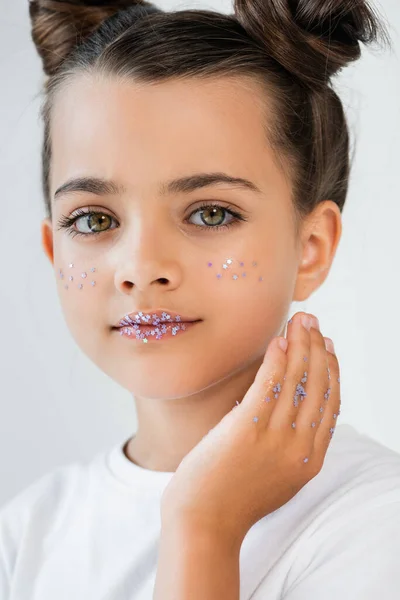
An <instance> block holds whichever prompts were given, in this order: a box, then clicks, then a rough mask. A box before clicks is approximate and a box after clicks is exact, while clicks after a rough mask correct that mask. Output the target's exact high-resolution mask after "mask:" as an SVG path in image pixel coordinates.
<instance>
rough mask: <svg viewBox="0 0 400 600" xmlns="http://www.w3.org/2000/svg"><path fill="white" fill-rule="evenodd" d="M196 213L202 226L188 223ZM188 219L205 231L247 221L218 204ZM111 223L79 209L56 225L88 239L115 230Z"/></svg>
mask: <svg viewBox="0 0 400 600" xmlns="http://www.w3.org/2000/svg"><path fill="white" fill-rule="evenodd" d="M196 213H203V216H201V221H202V223H203V224H204V225H199V224H198V223H190V221H189V219H190V217H192V216H193V215H195V214H196ZM227 214H230V215H231V216H232V219H231V220H230V221H228V223H223V221H224V219H225V218H226V215H227ZM190 217H189V219H186V222H189V224H191V225H194V226H195V227H197V228H199V229H203V230H206V231H210V230H219V229H228V228H229V227H232V226H234V225H237V224H238V223H239V221H247V219H246V218H245V217H244V216H243V215H242V214H240V213H239V212H237V211H236V210H233V209H232V208H230V207H224V206H221V205H220V204H203V205H202V206H200V207H199V208H197V209H196V210H195V211H193V212H192V213H191V215H190ZM112 221H114V222H115V223H116V220H115V219H114V217H112V216H111V215H109V214H107V213H102V212H99V211H96V210H93V209H92V208H91V207H88V210H83V209H81V208H79V209H78V210H77V211H76V213H75V214H74V215H72V216H71V217H67V216H65V215H62V217H61V218H60V219H59V221H58V223H57V224H58V226H59V227H58V229H59V230H60V229H66V231H67V233H68V235H71V236H72V237H75V236H77V235H80V236H84V237H88V236H93V235H98V234H100V233H105V232H107V231H109V230H110V229H115V227H114V228H110V227H109V224H110V222H112ZM79 222H80V223H81V225H80V227H81V229H80V230H78V229H77V228H76V226H75V227H74V225H75V223H79ZM222 223H223V224H222ZM85 229H86V231H85Z"/></svg>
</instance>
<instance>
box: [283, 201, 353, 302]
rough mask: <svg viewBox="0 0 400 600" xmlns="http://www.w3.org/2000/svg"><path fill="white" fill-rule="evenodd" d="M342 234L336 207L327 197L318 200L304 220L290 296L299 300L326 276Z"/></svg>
mask: <svg viewBox="0 0 400 600" xmlns="http://www.w3.org/2000/svg"><path fill="white" fill-rule="evenodd" d="M341 235H342V219H341V213H340V210H339V207H338V206H337V204H336V203H335V202H332V201H331V200H325V201H323V202H320V203H319V204H318V205H317V207H316V208H315V209H314V211H313V213H312V214H311V215H310V216H309V218H308V219H307V220H306V222H305V225H304V228H303V232H302V244H301V247H302V251H301V255H300V262H299V267H298V270H297V280H296V287H295V291H294V295H293V300H295V301H298V302H302V301H303V300H306V299H307V298H309V297H310V296H311V294H312V293H313V292H314V291H315V290H317V289H318V288H319V287H320V286H321V285H322V283H323V282H324V281H325V279H326V278H327V276H328V274H329V271H330V269H331V266H332V262H333V259H334V257H335V254H336V250H337V247H338V244H339V241H340V238H341Z"/></svg>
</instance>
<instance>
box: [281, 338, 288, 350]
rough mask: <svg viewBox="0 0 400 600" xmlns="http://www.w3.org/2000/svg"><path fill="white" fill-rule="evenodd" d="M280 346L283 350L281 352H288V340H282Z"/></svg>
mask: <svg viewBox="0 0 400 600" xmlns="http://www.w3.org/2000/svg"><path fill="white" fill-rule="evenodd" d="M279 346H280V348H281V350H283V351H284V352H286V350H287V347H288V341H287V339H286V338H280V339H279Z"/></svg>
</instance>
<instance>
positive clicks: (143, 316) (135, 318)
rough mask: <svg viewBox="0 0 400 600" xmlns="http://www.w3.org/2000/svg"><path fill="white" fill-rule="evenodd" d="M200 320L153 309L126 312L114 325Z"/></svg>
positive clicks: (124, 325)
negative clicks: (149, 310)
mask: <svg viewBox="0 0 400 600" xmlns="http://www.w3.org/2000/svg"><path fill="white" fill-rule="evenodd" d="M196 321H201V319H192V318H191V317H186V316H184V315H180V314H178V313H176V312H173V311H165V310H161V309H158V310H154V311H151V312H145V311H138V312H136V313H128V314H126V315H124V317H123V318H122V319H121V320H120V321H119V323H118V324H117V325H116V327H126V326H127V325H128V326H129V325H134V324H139V325H158V324H159V323H193V322H196Z"/></svg>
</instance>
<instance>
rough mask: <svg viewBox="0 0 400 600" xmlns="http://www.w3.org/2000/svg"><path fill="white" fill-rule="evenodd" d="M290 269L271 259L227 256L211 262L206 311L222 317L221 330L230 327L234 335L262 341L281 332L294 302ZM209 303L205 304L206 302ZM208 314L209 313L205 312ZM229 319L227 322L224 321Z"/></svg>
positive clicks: (236, 337)
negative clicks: (292, 301) (292, 299)
mask: <svg viewBox="0 0 400 600" xmlns="http://www.w3.org/2000/svg"><path fill="white" fill-rule="evenodd" d="M288 273H289V269H287V268H286V269H285V268H283V266H282V265H281V264H278V262H277V261H276V260H275V259H274V257H273V256H271V258H270V259H264V258H253V257H251V258H250V259H249V258H248V257H243V256H241V257H237V256H228V255H227V256H226V258H225V257H223V258H222V260H221V259H220V258H211V259H210V260H209V261H208V262H207V267H206V273H205V275H206V277H205V279H206V281H207V286H208V288H205V289H204V292H205V294H204V292H203V293H202V294H201V295H202V296H203V297H204V296H205V298H204V303H207V302H208V298H207V291H208V297H209V299H210V304H209V305H208V306H207V308H206V307H205V313H206V312H207V309H208V313H209V315H210V316H212V317H215V316H216V314H215V311H218V313H219V315H223V317H224V318H221V319H220V323H221V332H225V330H226V329H227V328H229V329H230V337H231V339H233V338H234V339H239V338H240V336H242V339H244V338H246V339H249V340H253V341H254V342H255V343H257V342H256V340H259V341H261V340H262V339H264V338H265V337H269V338H271V337H273V336H275V335H279V332H280V331H281V328H282V323H284V322H285V318H286V315H287V312H288V310H289V309H290V304H291V279H290V276H289V275H288ZM204 306H205V304H204ZM205 316H206V314H205ZM224 323H225V325H224Z"/></svg>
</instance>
